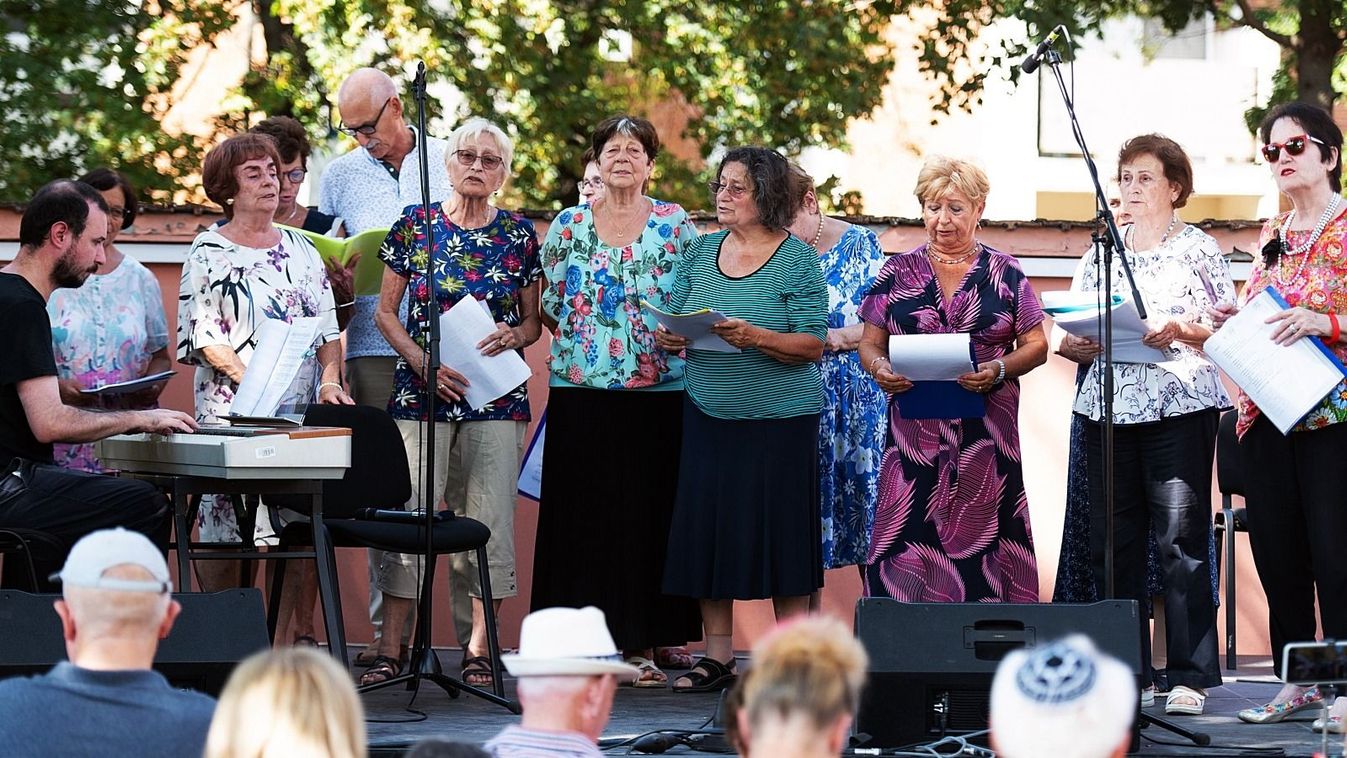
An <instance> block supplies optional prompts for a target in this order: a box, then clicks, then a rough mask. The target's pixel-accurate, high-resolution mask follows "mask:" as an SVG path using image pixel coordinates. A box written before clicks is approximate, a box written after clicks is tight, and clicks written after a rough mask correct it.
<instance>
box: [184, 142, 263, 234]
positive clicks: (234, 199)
mask: <svg viewBox="0 0 1347 758" xmlns="http://www.w3.org/2000/svg"><path fill="white" fill-rule="evenodd" d="M280 166H281V157H280V155H279V154H277V152H276V143H275V141H273V140H272V139H271V137H268V136H267V135H265V134H252V133H247V134H238V135H235V136H233V137H230V138H229V139H227V140H225V141H224V142H221V143H220V144H219V145H216V146H215V148H214V149H212V150H211V151H210V152H209V153H206V162H205V165H204V166H203V167H202V169H201V183H202V185H204V188H205V190H206V197H208V198H210V199H211V200H212V201H213V202H215V203H217V204H219V206H220V207H221V208H222V209H224V215H225V218H227V219H231V220H232V219H233V218H234V214H235V213H238V212H240V211H245V212H258V213H265V214H266V216H267V217H268V218H270V217H271V215H272V214H273V213H274V212H275V211H276V204H277V202H278V193H279V191H280V179H279V177H278V176H277V174H278V172H279V171H280Z"/></svg>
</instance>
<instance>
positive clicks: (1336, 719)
mask: <svg viewBox="0 0 1347 758" xmlns="http://www.w3.org/2000/svg"><path fill="white" fill-rule="evenodd" d="M1310 730H1311V731H1314V732H1322V731H1324V717H1323V716H1320V717H1319V718H1317V719H1315V720H1314V723H1312V724H1310ZM1343 731H1344V729H1343V726H1342V717H1341V716H1329V717H1328V733H1329V734H1342V733H1343Z"/></svg>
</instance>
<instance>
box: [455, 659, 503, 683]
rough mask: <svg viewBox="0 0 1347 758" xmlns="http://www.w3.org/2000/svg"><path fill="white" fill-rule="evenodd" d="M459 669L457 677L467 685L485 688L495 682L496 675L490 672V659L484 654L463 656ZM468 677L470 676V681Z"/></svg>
mask: <svg viewBox="0 0 1347 758" xmlns="http://www.w3.org/2000/svg"><path fill="white" fill-rule="evenodd" d="M459 670H460V672H461V674H460V677H459V678H460V679H462V681H463V683H464V684H466V685H468V686H469V687H480V688H485V687H492V686H494V685H495V684H496V676H495V674H493V673H492V672H491V659H490V658H487V657H486V656H484V655H476V656H473V657H471V658H468V657H465V658H464V659H463V663H462V664H460V666H459ZM469 677H472V680H471V681H469V679H468V678H469Z"/></svg>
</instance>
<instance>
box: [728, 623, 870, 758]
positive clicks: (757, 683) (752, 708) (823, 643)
mask: <svg viewBox="0 0 1347 758" xmlns="http://www.w3.org/2000/svg"><path fill="white" fill-rule="evenodd" d="M867 664H868V658H867V657H866V655H865V649H864V648H863V647H861V644H860V642H858V641H857V640H856V639H855V638H854V637H853V636H852V634H851V630H850V629H848V628H847V626H846V625H845V624H843V623H842V622H841V621H838V620H837V619H834V618H827V617H817V616H816V617H811V618H802V619H798V620H794V621H790V622H787V623H785V624H783V625H781V626H780V627H778V628H777V629H776V630H775V631H773V632H772V633H771V634H769V635H768V636H767V637H765V638H763V639H762V640H761V641H760V642H758V644H756V645H754V646H753V668H752V671H753V673H752V675H751V676H750V677H749V678H748V680H747V681H746V682H745V683H744V688H743V706H742V707H741V708H740V710H739V714H738V726H739V729H738V737H739V739H740V740H741V741H742V743H743V744H744V745H746V746H747V748H748V751H747V752H748V754H749V755H771V754H773V753H775V752H777V751H778V750H779V749H780V746H781V745H783V744H791V745H794V750H795V754H797V755H837V754H838V753H840V752H841V750H842V748H843V747H844V746H845V745H846V739H847V732H848V731H849V729H850V727H851V720H852V718H853V716H854V714H855V713H856V708H857V707H858V706H859V704H860V696H861V687H862V686H864V684H865V675H866V666H867Z"/></svg>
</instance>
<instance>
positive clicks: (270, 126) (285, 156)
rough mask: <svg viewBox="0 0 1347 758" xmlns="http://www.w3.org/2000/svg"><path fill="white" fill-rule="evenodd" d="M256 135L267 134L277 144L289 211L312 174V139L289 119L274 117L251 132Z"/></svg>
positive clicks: (284, 200)
mask: <svg viewBox="0 0 1347 758" xmlns="http://www.w3.org/2000/svg"><path fill="white" fill-rule="evenodd" d="M249 131H251V132H252V133H254V134H265V135H267V136H268V137H270V138H271V140H272V141H273V142H275V143H276V154H277V155H278V156H279V157H280V159H281V162H280V166H279V172H278V173H279V174H280V180H281V207H282V208H287V207H289V206H290V205H291V204H292V203H294V201H295V195H296V194H298V193H299V185H301V184H303V183H304V176H305V174H307V173H308V172H309V152H310V150H311V148H310V146H309V135H308V133H307V132H305V131H304V127H303V125H301V124H300V123H299V122H298V121H296V120H294V119H293V118H290V117H289V116H272V117H271V118H268V119H265V120H263V121H261V122H259V123H258V124H257V126H254V127H253V128H252V129H250V130H249Z"/></svg>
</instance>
